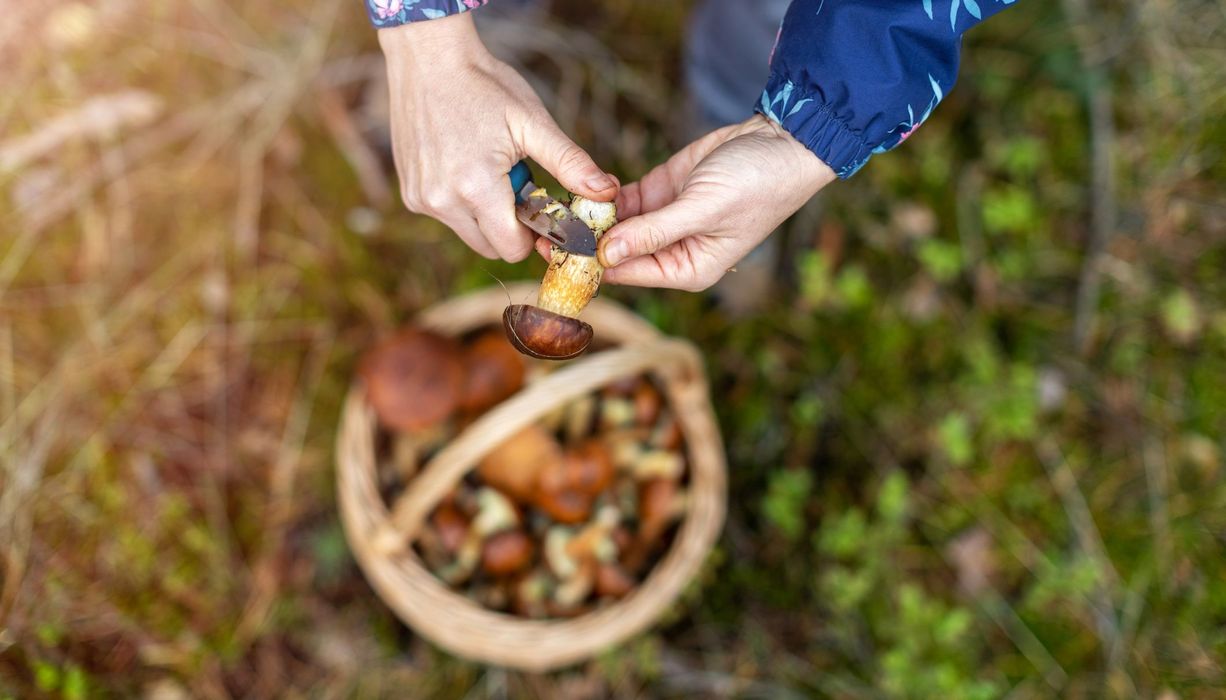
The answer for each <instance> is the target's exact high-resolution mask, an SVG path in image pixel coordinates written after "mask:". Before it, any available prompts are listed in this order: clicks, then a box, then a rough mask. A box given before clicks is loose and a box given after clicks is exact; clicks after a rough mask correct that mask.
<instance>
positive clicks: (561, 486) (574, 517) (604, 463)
mask: <svg viewBox="0 0 1226 700" xmlns="http://www.w3.org/2000/svg"><path fill="white" fill-rule="evenodd" d="M615 472H616V470H615V469H614V467H613V458H612V455H610V453H609V450H608V448H607V447H605V445H604V444H602V443H601V442H600V441H598V440H588V441H587V442H585V443H583V444H582V445H579V446H578V447H576V448H573V449H571V450H569V451H567V452H566V454H565V456H564V458H563V460H562V461H561V462H560V463H557V464H552V465H549V466H547V467H543V468H542V469H541V470H540V471H539V472H538V477H537V484H536V487H537V488H536V498H535V501H534V502H535V504H536V507H537V508H539V509H541V510H543V511H544V512H545V513H546V514H548V515H549V516H550V517H551V518H553V519H554V520H555V521H556V522H559V523H564V524H568V525H569V524H575V523H580V522H583V521H584V520H587V517H588V514H589V513H590V512H591V510H592V503H593V502H594V501H595V500H596V497H597V496H599V495H600V494H601V493H603V492H604V491H605V490H606V489H608V488H609V485H610V484H612V483H613V477H614V475H615Z"/></svg>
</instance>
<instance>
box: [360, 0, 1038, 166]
mask: <svg viewBox="0 0 1226 700" xmlns="http://www.w3.org/2000/svg"><path fill="white" fill-rule="evenodd" d="M749 1H751V0H746V2H749ZM365 2H366V11H367V13H368V14H369V15H370V19H371V22H372V23H374V25H375V26H376V27H392V26H396V25H400V24H405V23H408V22H416V21H418V20H428V19H436V18H439V17H445V16H447V15H451V14H456V13H458V12H465V11H468V10H471V9H473V8H476V7H480V6H482V5H484V4H486V3H487V2H489V0H365ZM947 2H948V4H949V6H948V11H946V8H945V3H947ZM1013 2H1015V0H793V2H792V4H791V5H790V6H789V8H788V11H787V16H786V17H785V18H784V20H783V25H782V27H781V28H780V30H779V39H778V41H777V43H776V45H775V49H774V51H773V52H772V53H771V56H770V66H771V71H770V78H769V79H768V80H767V83H766V89H765V90H764V91H763V93H762V98H761V100H760V102H759V103H758V105H757V106H756V110H757V111H758V112H760V113H761V114H764V115H766V116H767V117H769V118H770V119H773V120H775V121H776V122H778V123H779V124H780V125H781V126H783V128H784V129H787V130H788V132H789V133H791V134H792V135H793V136H795V137H796V139H797V140H799V141H800V142H801V143H803V144H804V145H805V146H806V147H807V148H808V149H809V150H811V151H813V152H814V153H815V154H816V155H817V156H818V157H819V158H821V159H822V161H824V162H825V163H826V164H827V165H829V166H830V167H831V169H833V170H834V172H835V173H836V174H838V176H839V177H841V178H848V177H851V176H852V175H854V174H855V173H856V171H858V170H859V169H860V168H862V167H864V164H865V163H867V162H868V159H869V158H871V157H872V156H873V155H874V154H877V153H884V152H885V151H888V150H890V149H892V148H894V147H895V146H897V145H898V144H900V143H902V142H903V141H905V140H906V139H907V137H909V136H910V135H911V134H912V133H914V132H915V130H916V129H917V128H919V126H920V124H923V123H924V121H925V120H926V119H928V117H929V115H931V114H932V111H933V109H935V108H936V106H937V104H938V103H940V101H941V99H942V98H943V97H944V96H945V94H946V93H948V92H949V90H950V88H952V87H953V85H954V80H955V79H956V78H957V75H958V60H959V54H960V51H961V46H962V34H963V33H964V32H965V31H966V30H967V29H969V28H970V27H972V26H974V25H975V24H978V23H979V22H980V21H982V20H985V19H987V18H988V17H990V16H992V15H994V14H996V13H997V12H999V11H1000V10H1002V9H1004V8H1005V7H1006V6H1008V5H1011V4H1013Z"/></svg>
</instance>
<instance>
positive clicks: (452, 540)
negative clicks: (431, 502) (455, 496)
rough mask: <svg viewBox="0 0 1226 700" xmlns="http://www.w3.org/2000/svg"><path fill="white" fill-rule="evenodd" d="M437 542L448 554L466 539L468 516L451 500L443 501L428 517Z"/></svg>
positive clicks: (455, 550)
mask: <svg viewBox="0 0 1226 700" xmlns="http://www.w3.org/2000/svg"><path fill="white" fill-rule="evenodd" d="M430 523H431V525H432V526H433V528H432V529H433V531H434V534H435V535H436V536H437V537H438V541H439V544H441V545H442V547H443V549H444V550H445V551H447V552H448V553H450V554H455V553H456V552H458V551H459V549H460V547H461V546H462V545H463V544H464V540H466V539H468V530H469V523H468V518H466V517H464V514H463V513H461V512H460V509H459V508H456V507H455V504H454V503H452V502H445V503H443V504H442V505H440V506H439V507H438V508H436V509H435V511H434V516H433V517H432V518H431V519H430Z"/></svg>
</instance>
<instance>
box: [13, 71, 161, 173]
mask: <svg viewBox="0 0 1226 700" xmlns="http://www.w3.org/2000/svg"><path fill="white" fill-rule="evenodd" d="M161 113H162V101H161V100H160V99H159V98H158V97H157V96H156V95H153V94H152V93H148V92H145V91H143V90H125V91H123V92H117V93H112V94H110V95H99V96H98V97H94V98H91V99H89V100H86V101H85V103H84V104H82V105H81V106H80V107H78V108H76V109H74V110H72V111H71V112H68V113H66V114H62V115H60V116H58V117H56V118H55V119H52V120H51V121H49V122H47V123H45V124H43V125H42V126H41V127H39V129H38V130H37V131H35V132H34V133H32V134H27V135H25V136H21V137H18V138H15V139H9V140H8V141H5V142H4V143H0V173H10V172H13V171H15V170H17V169H18V168H21V167H22V166H24V165H27V164H29V163H30V162H31V161H34V160H37V159H38V158H42V157H43V156H46V155H48V154H50V153H52V152H53V151H55V150H56V149H58V148H60V147H61V146H63V145H64V144H65V143H68V142H69V141H74V140H77V139H91V140H93V139H106V138H111V137H113V136H114V135H115V134H116V133H118V132H119V131H121V130H123V129H139V128H140V127H143V126H147V125H148V124H151V123H153V121H154V120H155V119H157V118H158V116H159V115H160V114H161Z"/></svg>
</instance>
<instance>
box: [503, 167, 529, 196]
mask: <svg viewBox="0 0 1226 700" xmlns="http://www.w3.org/2000/svg"><path fill="white" fill-rule="evenodd" d="M508 174H509V175H510V176H511V191H512V192H514V193H515V203H516V204H522V203H523V201H524V198H523V197H521V196H520V194H519V191H520V190H522V189H523V188H524V185H526V184H528V183H529V182H532V171H531V170H530V169H529V168H528V162H527V161H523V160H521V161H519V162H518V163H516V164H515V167H514V168H511V172H510V173H508Z"/></svg>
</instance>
